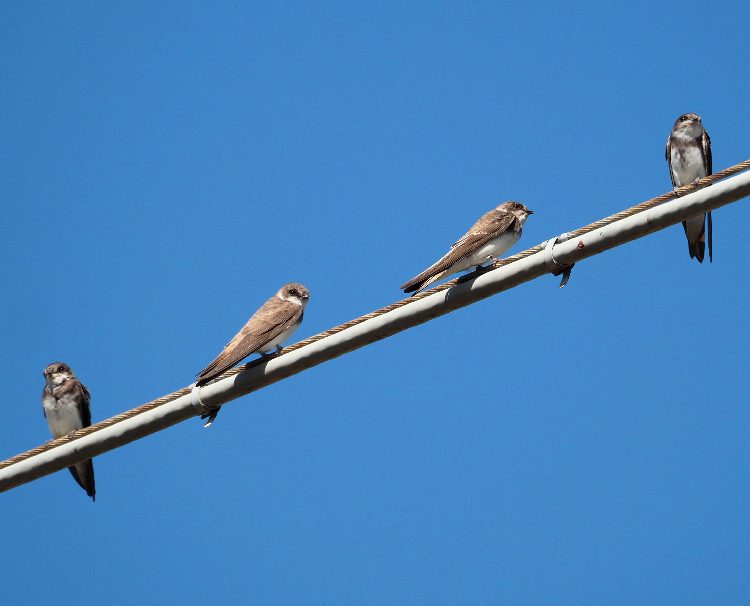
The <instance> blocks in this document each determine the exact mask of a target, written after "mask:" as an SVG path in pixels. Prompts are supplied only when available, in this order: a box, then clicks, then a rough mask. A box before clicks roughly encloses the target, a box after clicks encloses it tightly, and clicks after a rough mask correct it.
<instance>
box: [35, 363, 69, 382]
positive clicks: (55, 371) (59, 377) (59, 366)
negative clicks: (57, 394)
mask: <svg viewBox="0 0 750 606" xmlns="http://www.w3.org/2000/svg"><path fill="white" fill-rule="evenodd" d="M42 374H43V375H44V380H45V381H47V385H49V386H50V387H54V386H55V385H60V384H61V383H64V382H65V381H67V380H68V379H71V378H73V377H74V376H75V375H74V374H73V371H72V370H71V369H70V366H68V365H67V364H65V363H64V362H53V363H52V364H50V365H48V366H47V368H45V369H44V371H43V372H42Z"/></svg>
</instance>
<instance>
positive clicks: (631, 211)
mask: <svg viewBox="0 0 750 606" xmlns="http://www.w3.org/2000/svg"><path fill="white" fill-rule="evenodd" d="M749 168H750V159H748V160H745V161H744V162H740V163H739V164H735V165H734V166H730V167H729V168H725V169H724V170H722V171H720V172H718V173H714V174H713V175H709V176H707V177H703V178H702V179H700V180H699V181H697V182H696V183H691V184H690V185H685V186H683V187H680V188H678V189H676V190H674V191H670V192H668V193H665V194H661V195H659V196H656V197H655V198H651V199H650V200H646V201H645V202H641V203H640V204H636V205H635V206H631V207H630V208H626V209H625V210H622V211H620V212H618V213H615V214H614V215H610V216H608V217H605V218H603V219H599V220H598V221H594V222H593V223H589V224H588V225H584V226H583V227H580V228H578V229H576V230H575V231H572V232H568V239H572V238H576V237H578V236H582V235H583V234H586V233H589V232H591V231H595V230H597V229H601V228H602V227H604V226H605V225H609V224H610V223H614V222H615V221H619V220H620V219H625V218H626V217H630V216H633V215H635V214H638V213H640V212H643V211H645V210H648V209H650V208H653V207H655V206H658V205H659V204H663V203H664V202H668V201H669V200H673V199H674V198H677V197H679V196H683V195H685V194H688V193H691V192H693V191H696V190H698V189H702V188H703V187H706V186H707V185H711V184H712V183H715V182H716V181H720V180H722V179H726V178H727V177H731V176H733V175H736V174H738V173H741V172H743V171H745V170H747V169H749ZM542 250H544V243H542V244H537V245H536V246H532V247H531V248H527V249H526V250H523V251H521V252H519V253H516V254H515V255H512V256H510V257H507V258H505V259H501V260H498V261H497V262H495V264H494V267H495V268H498V267H503V266H505V265H509V264H510V263H514V262H516V261H520V260H521V259H525V258H526V257H530V256H531V255H533V254H536V253H538V252H541V251H542ZM468 275H471V274H468ZM465 279H466V275H464V276H461V277H458V278H454V279H453V280H449V281H448V282H443V283H442V284H440V285H438V286H435V287H433V288H430V289H428V290H423V291H422V292H420V293H418V294H416V295H413V296H411V297H408V298H406V299H402V300H400V301H396V302H395V303H391V304H390V305H386V306H385V307H381V308H380V309H376V310H375V311H371V312H370V313H368V314H365V315H363V316H359V317H358V318H354V319H352V320H349V321H348V322H344V323H343V324H339V325H338V326H334V327H333V328H329V329H328V330H324V331H323V332H320V333H318V334H316V335H313V336H311V337H308V338H307V339H303V340H302V341H298V342H297V343H294V344H293V345H290V346H288V347H285V348H284V349H283V350H282V351H281V352H280V353H279V355H280V356H283V355H285V354H287V353H291V352H293V351H296V350H298V349H300V348H301V347H305V346H306V345H310V344H311V343H315V342H317V341H320V340H321V339H325V338H326V337H330V336H331V335H335V334H337V333H339V332H341V331H343V330H346V329H347V328H351V327H352V326H356V325H357V324H361V323H362V322H366V321H367V320H370V319H372V318H377V317H378V316H382V315H383V314H387V313H388V312H391V311H393V310H394V309H398V308H399V307H403V306H404V305H409V304H410V303H413V302H414V301H419V300H420V299H423V298H425V297H429V296H430V295H432V294H435V293H437V292H441V291H443V290H447V289H449V288H451V287H452V286H455V285H456V284H457V283H458V282H460V281H464V280H465ZM263 362H265V360H262V359H257V360H253V361H252V362H249V363H247V364H243V365H241V366H236V367H235V368H230V369H229V370H227V371H226V372H225V373H224V374H222V375H221V376H220V377H217V379H216V380H217V381H218V380H219V379H225V378H227V377H233V376H234V375H236V374H238V373H240V372H242V371H244V370H246V369H248V368H251V367H253V366H256V365H258V364H260V363H263ZM191 388H192V385H190V386H188V387H183V388H182V389H178V390H177V391H173V392H172V393H169V394H166V395H164V396H161V397H159V398H156V399H155V400H151V401H150V402H146V403H145V404H141V405H140V406H137V407H136V408H132V409H130V410H126V411H125V412H121V413H120V414H118V415H115V416H114V417H110V418H109V419H105V420H103V421H99V422H98V423H94V424H93V425H90V426H89V427H84V428H83V429H79V430H77V431H74V432H72V433H69V434H67V435H65V436H63V437H61V438H57V439H54V440H50V441H49V442H45V443H44V444H41V445H39V446H37V447H36V448H32V449H31V450H27V451H25V452H22V453H20V454H17V455H16V456H14V457H11V458H9V459H6V460H5V461H2V462H0V469H3V468H5V467H9V466H10V465H13V464H15V463H19V462H20V461H23V460H25V459H28V458H31V457H33V456H36V455H38V454H41V453H43V452H46V451H47V450H50V449H52V448H55V447H57V446H60V445H62V444H65V443H67V442H71V441H73V440H77V439H78V438H82V437H83V436H87V435H89V434H91V433H94V432H96V431H100V430H102V429H105V428H107V427H111V426H112V425H115V424H117V423H120V422H121V421H125V420H127V419H130V418H132V417H135V416H137V415H139V414H143V413H144V412H147V411H149V410H153V409H154V408H157V407H158V406H162V405H163V404H167V403H168V402H172V401H173V400H176V399H177V398H180V397H182V396H186V395H188V394H189V393H190V391H191Z"/></svg>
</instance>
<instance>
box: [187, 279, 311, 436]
mask: <svg viewBox="0 0 750 606" xmlns="http://www.w3.org/2000/svg"><path fill="white" fill-rule="evenodd" d="M309 299H310V291H309V290H307V288H305V287H304V286H302V284H297V283H296V282H290V283H289V284H285V285H284V286H282V287H281V288H280V289H279V291H278V292H277V293H276V294H275V295H274V296H273V297H271V298H270V299H268V301H266V302H265V303H264V304H263V305H262V306H261V308H260V309H259V310H258V311H256V312H255V313H254V314H253V316H252V317H251V318H250V319H249V320H248V321H247V324H245V325H244V326H243V327H242V329H241V330H240V332H238V333H237V334H236V335H235V336H234V337H233V338H232V340H231V341H230V342H229V343H227V345H226V347H224V349H223V351H222V352H221V353H220V354H219V355H218V356H217V357H216V359H215V360H214V361H213V362H211V363H210V364H209V365H208V366H206V367H205V368H204V369H203V370H201V371H200V372H199V373H198V376H197V379H196V382H195V384H196V385H197V386H201V385H205V384H206V383H208V382H209V381H211V380H212V379H215V378H216V377H218V376H220V375H221V374H222V373H224V372H225V371H227V370H229V369H230V368H232V366H234V365H235V364H239V363H240V362H241V361H242V360H244V359H245V358H246V357H247V356H249V355H250V354H253V353H256V352H257V353H259V354H260V355H261V356H265V355H266V354H268V353H270V352H273V351H277V352H278V351H280V350H281V344H282V343H284V342H285V341H286V340H287V339H288V338H289V337H290V336H292V334H293V333H294V331H296V330H297V329H298V328H299V325H300V324H302V318H303V317H304V311H305V306H306V305H307V302H308V300H309ZM217 414H218V409H216V410H215V411H213V412H212V413H210V414H207V415H204V416H203V417H202V418H204V419H205V418H206V417H208V421H207V422H206V427H209V426H210V425H211V423H213V421H214V419H215V418H216V415H217Z"/></svg>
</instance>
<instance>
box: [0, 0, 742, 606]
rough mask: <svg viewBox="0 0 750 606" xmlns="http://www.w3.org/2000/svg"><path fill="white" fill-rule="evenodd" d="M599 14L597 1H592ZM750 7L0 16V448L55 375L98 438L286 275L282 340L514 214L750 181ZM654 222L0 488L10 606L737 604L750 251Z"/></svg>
mask: <svg viewBox="0 0 750 606" xmlns="http://www.w3.org/2000/svg"><path fill="white" fill-rule="evenodd" d="M605 5H606V6H605ZM749 13H750V11H749V10H748V8H747V6H746V3H740V2H735V3H717V4H715V5H713V6H711V7H710V6H709V5H708V4H706V3H696V2H659V3H654V2H629V3H627V4H624V3H623V4H622V5H620V6H619V7H617V6H616V5H614V3H601V6H600V5H595V4H594V3H591V2H586V3H575V2H573V3H571V2H559V3H540V4H539V5H532V4H529V3H528V2H523V3H517V4H514V5H501V4H500V3H483V4H482V3H472V6H470V7H469V6H461V5H459V4H458V3H430V4H427V3H409V4H406V5H405V4H404V3H401V2H395V3H372V4H370V5H365V4H363V3H315V4H313V3H309V4H308V3H297V4H281V3H278V4H275V3H268V4H267V5H265V6H263V5H260V4H252V5H250V3H223V4H221V5H209V4H208V3H206V4H196V3H184V2H179V3H177V2H172V3H169V2H167V3H165V2H160V3H153V2H149V3H145V2H143V3H140V2H128V3H124V4H122V5H121V6H114V5H113V3H105V5H102V4H101V3H84V2H77V3H52V2H38V3H33V4H29V3H9V2H6V3H4V4H3V5H2V7H1V8H0V56H1V57H2V62H1V63H0V79H1V81H2V82H3V94H2V103H1V107H2V111H0V132H1V133H2V141H3V144H2V146H0V172H1V174H0V177H1V178H2V184H3V185H2V191H3V215H4V219H5V220H4V222H3V225H4V230H3V232H4V234H3V238H2V241H1V242H0V252H2V258H3V259H4V264H3V265H4V280H3V296H2V297H0V310H1V312H2V313H1V320H0V321H1V322H2V335H3V345H4V350H5V355H4V356H3V363H4V367H5V369H6V370H5V382H4V389H3V392H4V393H3V395H4V415H3V423H2V425H0V444H1V445H2V452H1V453H0V456H2V457H3V458H4V457H7V456H11V455H14V454H16V453H18V452H21V451H23V450H26V449H27V448H31V447H33V446H36V445H37V444H39V443H41V442H43V441H45V440H47V439H48V437H49V435H48V429H47V426H46V423H45V421H44V419H43V418H42V414H41V406H40V393H41V389H42V386H43V380H42V375H41V371H42V369H43V368H44V366H45V365H46V364H48V363H49V362H51V361H55V360H63V361H66V362H68V363H69V364H70V365H71V366H72V367H73V368H74V370H75V371H76V372H77V373H78V375H79V376H80V378H81V379H82V380H83V382H84V383H85V384H86V385H87V386H88V387H89V389H90V391H91V393H92V396H93V400H92V414H93V418H94V420H101V419H104V418H107V417H110V416H112V415H114V414H116V413H119V412H121V411H123V410H125V409H128V408H131V407H134V406H136V405H138V404H141V403H143V402H145V401H147V400H150V399H152V398H154V397H157V396H160V395H162V394H164V393H168V392H170V391H172V390H174V389H177V388H179V387H182V386H184V385H186V384H188V383H190V382H191V381H192V379H193V376H194V374H195V373H196V372H197V371H198V370H200V369H201V368H202V367H203V366H204V365H205V364H206V363H207V362H208V361H209V360H210V359H211V358H213V357H214V355H215V354H216V353H217V352H218V350H219V349H220V348H221V347H222V346H223V345H224V344H225V343H226V342H227V340H228V339H229V338H230V337H231V336H232V335H233V334H234V333H235V331H236V330H237V329H238V328H239V327H240V326H241V325H242V324H243V323H244V322H245V320H246V319H247V317H248V316H249V315H250V314H251V313H252V312H253V311H254V310H255V309H256V308H257V307H258V306H259V305H260V304H261V303H262V302H263V301H265V300H266V299H267V298H268V297H269V296H270V295H271V294H273V293H274V292H275V291H276V290H277V289H278V288H279V286H281V285H282V284H283V283H285V282H287V281H291V280H296V281H301V282H303V283H304V284H306V285H307V286H308V287H309V289H310V290H311V292H312V300H311V302H310V305H309V306H308V311H307V313H306V315H305V323H304V324H303V326H302V328H301V329H300V331H299V333H298V336H299V337H300V338H302V337H306V336H309V335H311V334H314V333H316V332H319V331H321V330H324V329H326V328H329V327H330V326H333V325H335V324H338V323H340V322H343V321H346V320H348V319H351V318H352V317H355V316H358V315H360V314H362V313H365V312H368V311H371V310H373V309H375V308H377V307H380V306H381V305H384V304H387V303H390V302H392V301H395V300H398V299H399V298H400V291H399V289H398V286H399V284H401V283H402V282H403V281H404V280H406V279H407V278H410V277H411V276H412V275H414V274H415V273H417V272H418V271H419V270H421V269H423V268H424V267H425V266H426V265H428V264H429V263H431V262H432V261H433V260H435V259H436V258H437V257H438V256H440V255H441V254H442V253H443V252H444V251H445V250H446V248H447V247H448V245H449V244H450V243H451V242H453V241H454V240H455V239H456V238H457V237H458V236H460V235H461V234H462V233H463V231H464V230H465V229H466V228H467V227H468V226H469V225H470V224H471V223H472V222H473V221H474V220H475V219H476V218H477V217H479V216H480V215H481V214H482V213H483V212H485V211H486V210H488V209H490V208H492V207H494V206H495V205H496V204H498V203H499V202H501V201H503V200H507V199H518V200H521V201H523V202H525V203H526V204H527V205H528V206H529V207H530V208H532V209H534V210H535V211H536V214H535V215H534V216H533V217H531V218H530V219H529V221H528V223H527V226H526V229H525V234H524V238H523V240H522V242H521V243H520V245H519V246H517V247H516V248H515V250H520V249H521V248H525V247H526V246H531V245H533V244H536V243H538V242H540V241H542V240H543V239H545V238H547V237H549V236H552V235H554V234H558V233H560V232H562V231H566V230H569V229H573V228H576V227H579V226H580V225H583V224H585V223H588V222H590V221H592V220H595V219H598V218H600V217H602V216H604V215H607V214H610V213H612V212H615V211H617V210H620V209H622V208H625V207H627V206H630V205H631V204H634V203H637V202H640V201H642V200H645V199H647V198H649V197H651V196H653V195H657V194H659V193H663V192H665V191H667V190H668V189H669V188H670V180H669V174H668V171H667V166H666V163H665V161H664V144H665V140H666V136H667V134H668V132H669V130H670V128H671V125H672V123H673V121H674V119H675V118H676V117H677V116H678V115H679V114H681V113H683V112H696V113H699V114H701V115H702V116H703V120H704V124H705V125H706V127H707V129H708V131H709V133H710V135H711V138H712V140H713V146H714V156H713V157H714V167H715V169H716V170H719V169H721V168H724V167H726V166H729V165H731V164H735V163H737V162H739V161H742V160H745V159H747V158H748V157H750V143H748V141H750V137H748V133H749V131H750V115H749V114H748V98H749V96H750V86H749V85H748V78H747V75H746V70H745V68H744V67H743V60H744V58H746V57H747V56H748V51H749V50H750V42H749V41H748V40H749V38H748V32H747V24H748V20H749V19H750V14H749ZM748 213H749V211H748V206H747V203H746V202H740V203H738V204H735V205H732V206H730V207H727V208H725V209H722V210H721V211H719V212H717V213H716V215H715V219H714V263H713V264H712V265H709V264H708V263H707V262H706V263H704V264H703V265H699V264H698V263H696V262H695V261H691V260H690V259H689V257H688V251H687V244H686V242H685V238H684V235H683V233H682V229H681V228H680V227H673V228H671V229H669V230H666V231H663V232H660V233H658V234H655V235H653V236H651V237H648V238H646V239H643V240H641V241H638V242H635V243H631V244H629V245H626V246H623V247H620V248H618V249H616V250H613V251H610V252H608V253H605V254H603V255H600V256H598V257H595V258H593V259H591V260H589V261H587V262H585V263H581V264H580V265H579V266H578V267H576V270H575V271H574V273H573V276H572V279H571V282H570V284H569V285H568V287H567V288H565V289H564V290H563V291H560V290H558V288H557V279H554V278H551V277H547V278H543V279H540V280H537V281H535V282H533V283H530V284H527V285H524V286H522V287H519V288H517V289H514V290H512V291H510V292H507V293H505V294H503V295H501V296H498V297H494V298H492V299H490V300H487V301H484V302H482V303H480V304H477V305H474V306H471V307H469V308H466V309H463V310H460V311H458V312H456V313H453V314H451V315H449V316H447V317H444V318H441V319H438V320H436V321H433V322H430V323H428V324H426V325H423V326H421V327H418V328H416V329H414V330H410V331H408V332H406V333H402V334H400V335H397V336H396V337H393V338H390V339H388V340H386V341H384V342H381V343H377V344H375V345H373V346H371V347H368V348H365V349H363V350H360V351H357V352H355V353H353V354H351V355H347V356H345V357H343V358H340V359H337V360H335V361H333V362H331V363H328V364H325V365H323V366H321V367H318V368H315V369H312V370H310V371H307V372H305V373H303V374H301V375H299V376H296V377H293V378H291V379H290V380H287V381H283V382H282V383H279V384H276V385H274V386H272V387H270V388H269V389H264V390H262V391H261V392H258V393H256V394H253V395H251V396H248V397H245V398H243V399H241V400H238V401H236V402H234V403H232V404H231V405H229V406H227V407H226V408H225V410H224V411H223V412H222V414H221V416H220V417H219V419H218V421H217V423H216V424H215V425H214V427H213V428H212V429H210V430H204V429H203V428H202V426H201V423H200V422H199V421H198V420H197V419H196V420H193V421H190V422H186V423H183V424H181V425H180V426H177V427H174V428H172V429H169V430H167V431H164V432H162V433H159V434H157V435H155V436H151V437H149V438H146V439H144V440H141V441H138V442H136V443H133V444H131V445H129V446H127V447H124V448H121V449H118V450H116V451H114V452H111V453H108V454H105V455H103V456H101V457H98V458H97V459H96V460H95V467H96V478H97V488H98V496H97V501H96V503H95V504H92V503H91V501H90V500H89V499H87V498H86V496H85V494H84V493H83V491H82V490H80V489H79V488H78V487H77V486H76V485H75V484H74V482H73V480H72V478H71V477H70V476H69V474H68V473H67V472H65V471H63V472H59V473H56V474H54V475H52V476H48V477H45V478H42V479H40V480H38V481H36V482H33V483H31V484H28V485H25V486H22V487H20V488H17V489H15V490H12V491H11V492H8V493H5V494H3V495H2V496H0V503H1V505H0V511H2V513H3V516H4V519H5V522H4V531H3V548H2V550H0V552H1V553H0V568H1V569H2V570H3V582H2V595H3V602H4V603H7V604H13V605H14V606H15V605H19V606H21V605H27V604H28V605H31V604H33V605H37V604H40V603H43V602H50V603H55V604H58V605H61V606H62V605H68V604H71V605H80V604H81V603H95V602H96V603H105V602H106V603H107V604H114V605H119V604H137V603H140V604H155V603H160V604H172V603H181V604H188V605H190V604H205V603H209V601H210V603H227V604H232V603H250V602H251V601H252V602H253V603H258V604H519V605H520V604H523V605H529V604H571V605H573V604H575V605H579V604H680V605H685V604H747V603H748V602H749V601H750V578H749V577H748V574H747V563H748V561H750V539H749V538H748V537H750V518H749V517H748V499H749V498H750V488H748V484H749V483H748V461H749V460H750V446H749V445H748V434H749V433H750V410H749V409H748V398H747V381H748V373H749V372H750V364H748V358H747V355H746V351H745V349H746V342H747V303H746V298H747V293H746V290H747V284H748V271H747V260H746V249H747V244H746V234H745V233H744V229H743V228H744V226H745V225H747V223H748Z"/></svg>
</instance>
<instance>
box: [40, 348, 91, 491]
mask: <svg viewBox="0 0 750 606" xmlns="http://www.w3.org/2000/svg"><path fill="white" fill-rule="evenodd" d="M43 374H44V380H45V382H46V385H45V386H44V390H43V391H42V412H43V413H44V416H45V418H46V419H47V424H48V425H49V428H50V431H51V432H52V435H53V436H54V437H55V438H61V437H62V436H65V435H67V434H69V433H70V432H72V431H75V430H76V429H81V428H83V427H88V426H89V425H91V408H90V407H89V403H90V402H91V396H90V395H89V390H88V389H86V386H85V385H84V384H83V383H81V382H80V381H79V380H78V379H77V378H76V376H75V375H74V374H73V371H72V370H71V369H70V366H68V365H67V364H64V363H62V362H55V363H53V364H50V365H49V366H47V368H45V369H44V372H43ZM68 469H69V470H70V473H71V474H72V475H73V478H74V479H75V481H76V482H78V484H79V486H80V487H81V488H83V489H84V490H85V491H86V494H87V495H89V496H90V497H91V498H92V500H94V501H95V500H96V483H95V481H94V463H93V462H92V460H91V459H88V460H87V461H81V462H80V463H76V464H75V465H72V466H70V467H68Z"/></svg>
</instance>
